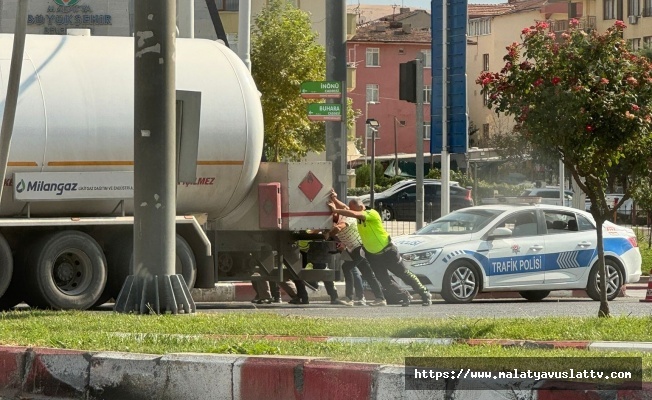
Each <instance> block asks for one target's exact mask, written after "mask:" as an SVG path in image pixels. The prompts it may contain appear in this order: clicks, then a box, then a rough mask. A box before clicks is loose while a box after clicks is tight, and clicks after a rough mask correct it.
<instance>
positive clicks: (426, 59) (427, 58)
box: [421, 50, 432, 68]
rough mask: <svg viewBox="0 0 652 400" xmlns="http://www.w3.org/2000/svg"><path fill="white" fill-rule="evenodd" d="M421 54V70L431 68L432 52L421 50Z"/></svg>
mask: <svg viewBox="0 0 652 400" xmlns="http://www.w3.org/2000/svg"><path fill="white" fill-rule="evenodd" d="M421 52H422V53H423V68H432V50H421Z"/></svg>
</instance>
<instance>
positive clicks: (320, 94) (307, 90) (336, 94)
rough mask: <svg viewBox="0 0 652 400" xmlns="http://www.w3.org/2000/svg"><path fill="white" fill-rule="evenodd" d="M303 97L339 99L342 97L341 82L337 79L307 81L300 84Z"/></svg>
mask: <svg viewBox="0 0 652 400" xmlns="http://www.w3.org/2000/svg"><path fill="white" fill-rule="evenodd" d="M301 97H303V98H304V99H339V98H340V97H342V83H341V82H338V81H322V82H314V81H308V82H303V83H302V84H301Z"/></svg>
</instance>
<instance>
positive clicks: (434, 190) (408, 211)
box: [360, 179, 474, 221]
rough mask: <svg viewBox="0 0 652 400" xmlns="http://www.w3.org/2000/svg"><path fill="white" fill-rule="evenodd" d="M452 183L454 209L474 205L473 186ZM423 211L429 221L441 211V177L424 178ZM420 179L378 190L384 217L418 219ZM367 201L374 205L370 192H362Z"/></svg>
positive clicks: (378, 203)
mask: <svg viewBox="0 0 652 400" xmlns="http://www.w3.org/2000/svg"><path fill="white" fill-rule="evenodd" d="M449 184H450V209H451V210H458V209H460V208H464V207H471V206H473V205H474V204H473V199H472V198H471V190H469V189H465V188H463V187H461V186H460V185H459V184H458V183H457V182H454V181H452V182H449ZM423 187H424V193H423V197H424V205H423V209H424V212H423V215H424V219H425V220H426V221H433V220H435V219H436V218H438V217H439V216H440V215H441V181H440V180H438V179H424V181H423ZM416 196H417V186H416V180H414V179H408V180H404V181H400V182H397V183H396V184H394V185H393V186H392V187H390V188H389V189H387V190H385V191H383V192H380V193H375V194H374V203H375V204H374V208H375V209H376V210H378V212H379V213H380V215H381V216H382V218H383V220H384V221H391V220H397V221H414V220H416V209H417V206H416ZM360 199H361V200H362V202H363V204H364V205H365V206H366V207H370V198H369V196H368V195H365V196H360Z"/></svg>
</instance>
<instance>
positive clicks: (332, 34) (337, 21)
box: [324, 0, 347, 201]
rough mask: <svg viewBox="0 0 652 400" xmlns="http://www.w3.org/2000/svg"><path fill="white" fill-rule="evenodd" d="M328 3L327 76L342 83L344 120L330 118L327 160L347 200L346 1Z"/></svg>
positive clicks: (335, 183)
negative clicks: (338, 120)
mask: <svg viewBox="0 0 652 400" xmlns="http://www.w3.org/2000/svg"><path fill="white" fill-rule="evenodd" d="M324 7H326V80H328V81H337V82H341V83H342V98H341V99H340V100H337V99H331V100H327V103H337V102H339V101H341V104H342V121H341V122H335V121H331V122H329V121H327V122H326V161H330V162H331V163H332V164H333V188H334V189H335V192H337V196H338V197H339V198H340V199H342V200H344V201H345V200H346V182H347V177H346V115H347V101H346V86H347V85H346V23H345V20H346V2H345V1H344V0H328V1H325V2H324Z"/></svg>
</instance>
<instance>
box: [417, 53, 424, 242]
mask: <svg viewBox="0 0 652 400" xmlns="http://www.w3.org/2000/svg"><path fill="white" fill-rule="evenodd" d="M423 58H424V57H423V53H421V52H420V53H419V54H418V55H417V58H416V60H415V61H416V65H417V71H416V100H417V103H416V105H417V110H416V123H417V132H416V141H417V142H416V154H415V162H416V167H417V176H416V178H417V193H416V196H417V199H416V207H417V209H416V228H417V230H419V229H421V228H423V209H424V193H423V179H424V176H423Z"/></svg>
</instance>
